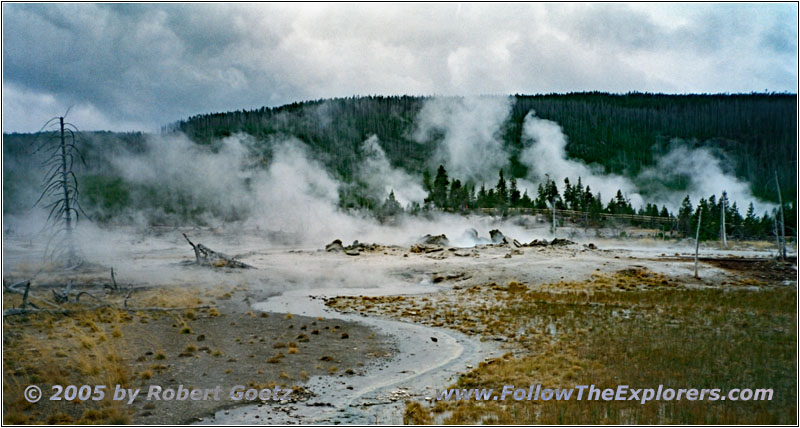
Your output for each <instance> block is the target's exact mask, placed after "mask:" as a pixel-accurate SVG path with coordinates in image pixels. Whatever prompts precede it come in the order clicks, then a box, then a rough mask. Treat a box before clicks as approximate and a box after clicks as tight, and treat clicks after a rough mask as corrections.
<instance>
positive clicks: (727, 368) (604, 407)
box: [330, 269, 797, 424]
mask: <svg viewBox="0 0 800 428" xmlns="http://www.w3.org/2000/svg"><path fill="white" fill-rule="evenodd" d="M436 299H437V298H436V297H430V296H427V297H421V296H412V297H409V296H406V297H404V298H403V299H397V298H395V297H392V298H382V297H349V298H339V299H332V301H331V302H330V304H331V305H332V306H334V307H336V308H338V309H342V310H356V311H365V310H368V309H373V310H374V311H376V312H380V313H385V314H390V315H391V316H395V317H398V318H410V319H412V320H415V321H417V322H423V323H426V324H429V325H439V326H446V327H449V328H454V329H458V330H461V331H463V332H465V333H467V334H483V335H484V336H492V337H502V338H506V339H508V343H507V344H506V346H507V347H508V348H509V349H510V350H513V351H514V354H513V355H518V356H516V357H515V356H513V355H512V354H507V355H505V356H504V357H503V358H499V359H495V360H492V361H491V362H489V363H483V364H481V365H480V366H479V367H477V368H475V369H474V370H472V371H470V372H469V373H466V374H464V375H462V376H461V378H460V379H459V381H458V383H457V384H456V385H454V386H457V387H459V388H468V389H469V388H495V389H502V387H503V385H506V384H509V385H518V386H520V387H526V388H527V387H528V386H530V385H531V384H541V385H542V386H543V387H573V386H575V385H583V384H586V385H589V384H594V385H597V386H600V387H603V388H607V387H612V388H613V387H616V385H622V384H626V385H631V387H632V388H646V387H652V386H653V385H655V386H657V385H660V384H663V385H664V387H670V388H676V389H677V388H721V389H723V390H729V389H732V388H746V387H751V388H762V387H766V388H773V389H774V390H775V394H774V397H775V398H774V399H773V401H772V402H767V401H761V402H733V401H716V402H713V401H687V400H682V401H660V402H656V401H652V402H649V403H647V404H644V405H642V404H639V403H638V402H630V403H629V402H616V401H613V402H605V401H586V400H583V401H576V400H572V401H567V402H556V401H539V402H534V401H530V402H529V401H519V402H517V401H513V400H506V401H485V402H477V401H461V402H456V401H447V402H446V401H440V402H435V404H434V405H433V406H431V407H430V408H428V407H427V406H425V405H424V404H422V403H418V402H415V401H412V402H409V404H408V405H407V407H406V414H405V416H404V421H405V422H406V423H415V424H419V423H432V422H434V421H436V422H438V423H446V424H477V423H481V424H796V423H797V421H796V419H795V418H796V403H795V401H794V397H796V392H797V384H796V377H797V373H796V366H795V364H796V361H797V355H796V352H795V350H796V346H797V335H796V328H797V318H796V310H797V309H796V307H795V302H796V299H797V292H796V289H794V288H790V287H785V286H761V287H760V288H759V289H758V290H755V291H754V290H748V289H741V288H730V287H727V288H723V287H710V288H690V287H685V286H683V285H682V284H681V282H680V281H679V280H676V279H674V278H670V277H666V276H663V275H660V274H656V273H653V272H650V271H647V270H644V269H629V270H624V271H621V272H618V273H616V274H613V275H595V276H593V277H592V278H590V279H589V280H588V281H583V282H560V283H555V284H548V285H544V286H541V287H537V288H536V289H531V288H530V287H527V286H525V285H524V284H520V283H518V282H514V281H512V282H511V283H509V284H508V285H506V286H502V285H498V284H488V285H484V286H477V287H472V288H466V289H462V290H457V291H454V292H451V293H449V294H448V295H447V296H445V297H442V298H440V299H438V300H436ZM428 412H430V413H428ZM437 418H438V419H437Z"/></svg>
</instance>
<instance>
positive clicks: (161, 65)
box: [3, 3, 797, 132]
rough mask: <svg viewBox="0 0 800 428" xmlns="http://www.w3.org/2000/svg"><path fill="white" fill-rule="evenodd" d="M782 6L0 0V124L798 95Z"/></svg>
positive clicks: (136, 126) (119, 124)
mask: <svg viewBox="0 0 800 428" xmlns="http://www.w3.org/2000/svg"><path fill="white" fill-rule="evenodd" d="M796 18H797V5H796V4H788V3H787V4H644V5H640V4H589V5H586V4H464V5H459V4H359V5H354V4H323V5H320V4H259V5H256V4H4V5H3V78H4V79H3V128H4V129H3V130H4V131H5V132H9V131H35V130H37V129H38V128H39V127H40V126H41V125H42V124H43V123H44V122H45V121H47V120H48V119H49V118H50V117H52V116H54V115H57V114H62V113H63V112H64V111H66V109H67V108H68V107H70V106H73V108H72V110H71V112H70V116H71V119H72V122H74V123H76V124H78V125H79V126H81V127H82V128H83V129H109V130H117V131H128V130H144V131H152V130H155V129H157V128H158V126H160V125H163V124H166V123H169V122H172V121H175V120H178V119H181V118H186V117H188V116H190V115H194V114H199V113H206V112H214V111H228V110H235V109H241V108H256V107H260V106H264V105H267V106H277V105H281V104H284V103H288V102H293V101H301V100H307V99H318V98H326V97H336V96H351V95H369V94H414V95H481V94H513V93H546V92H567V91H584V90H600V91H610V92H628V91H649V92H668V93H683V92H752V91H764V90H768V91H788V92H796V91H797V86H796V82H797V20H796Z"/></svg>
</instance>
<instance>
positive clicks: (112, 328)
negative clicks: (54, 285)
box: [3, 287, 218, 424]
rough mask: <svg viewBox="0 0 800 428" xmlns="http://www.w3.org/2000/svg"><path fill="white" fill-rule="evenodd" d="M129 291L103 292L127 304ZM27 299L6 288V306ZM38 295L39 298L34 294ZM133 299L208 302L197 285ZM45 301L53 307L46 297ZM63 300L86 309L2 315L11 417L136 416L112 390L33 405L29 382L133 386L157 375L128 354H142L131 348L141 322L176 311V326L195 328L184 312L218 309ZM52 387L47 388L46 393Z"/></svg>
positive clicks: (84, 420)
mask: <svg viewBox="0 0 800 428" xmlns="http://www.w3.org/2000/svg"><path fill="white" fill-rule="evenodd" d="M39 295H42V296H46V295H47V294H46V293H43V292H40V291H37V293H36V294H35V296H39ZM124 298H125V295H124V294H121V293H120V294H116V295H108V296H105V297H104V300H105V301H107V302H108V303H110V304H112V305H117V306H119V307H121V306H122V300H123V299H124ZM20 299H21V298H20V296H19V295H17V294H8V293H4V294H3V307H4V308H9V307H13V306H17V305H19V303H20V301H21V300H20ZM31 300H32V301H33V302H34V303H39V301H38V300H37V299H36V298H35V297H32V298H31ZM127 303H128V305H129V306H133V307H166V308H174V307H191V306H200V305H204V304H205V302H204V300H203V299H202V298H200V297H198V293H197V290H196V289H194V288H192V287H171V288H169V289H168V290H166V289H163V288H159V289H147V290H140V291H137V292H136V293H134V294H133V295H132V296H131V297H130V298H129V300H128V302H127ZM40 306H42V307H48V306H47V305H46V304H45V305H41V304H40ZM63 307H64V308H67V309H80V311H77V312H74V313H72V314H70V315H50V314H31V315H26V316H20V317H13V318H8V319H4V320H3V338H4V349H3V363H4V371H3V393H4V394H5V396H6V397H8V399H7V400H4V402H3V410H4V411H3V422H4V423H14V424H17V423H19V424H21V423H24V424H34V423H39V424H41V423H48V424H59V423H70V424H120V423H130V421H131V415H130V413H129V412H130V409H129V408H127V407H126V406H124V405H122V404H121V403H119V402H115V401H113V400H110V394H108V393H107V394H106V399H105V400H102V401H99V402H95V401H91V400H90V401H86V402H82V403H81V405H79V406H76V405H74V404H73V403H66V402H63V401H49V400H48V401H47V402H45V401H44V400H42V401H41V402H39V403H36V405H31V404H29V403H27V402H26V401H24V399H23V398H22V397H23V395H22V391H23V390H24V388H25V387H26V386H28V385H29V384H37V385H40V386H41V387H42V389H43V390H47V389H48V388H49V387H50V386H51V385H56V384H60V385H69V384H75V385H84V384H90V385H94V384H96V385H103V384H104V385H117V384H119V385H122V386H123V387H131V386H132V383H134V382H138V381H141V380H142V379H150V378H151V377H152V376H154V374H153V372H152V371H151V370H142V371H139V370H133V369H132V367H133V366H134V365H135V364H136V362H135V361H134V359H133V358H126V356H130V355H134V354H136V352H135V350H132V349H129V348H130V345H129V340H130V336H131V333H132V332H133V331H138V330H141V328H147V327H140V326H138V324H140V323H149V322H151V321H153V320H156V319H160V318H161V317H164V316H167V317H169V316H173V317H175V318H176V326H178V327H179V328H181V330H182V332H185V333H187V334H188V333H190V332H191V328H189V327H188V325H186V323H185V322H184V321H183V318H184V317H185V318H186V319H188V320H193V319H195V318H198V317H201V316H204V315H205V314H206V313H208V315H211V314H210V312H211V311H215V310H216V309H213V308H212V309H211V310H186V311H184V312H183V313H182V314H172V313H169V314H166V313H149V312H137V313H135V314H131V313H129V312H128V311H124V310H117V309H114V308H102V309H97V310H93V311H87V310H85V309H86V307H85V306H82V305H78V304H64V305H63ZM217 314H218V313H217ZM181 315H183V316H181ZM137 321H138V322H137ZM126 332H127V333H126ZM126 336H128V337H126ZM166 358H167V357H166V355H165V353H164V352H163V351H159V352H158V353H157V354H156V355H155V356H154V359H156V360H165V359H166ZM162 367H163V366H162ZM136 372H138V374H135V373H136ZM48 392H49V391H46V392H45V394H46V396H47V395H49V394H48ZM11 397H14V398H11Z"/></svg>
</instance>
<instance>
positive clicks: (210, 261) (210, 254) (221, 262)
mask: <svg viewBox="0 0 800 428" xmlns="http://www.w3.org/2000/svg"><path fill="white" fill-rule="evenodd" d="M183 237H184V238H186V241H187V242H189V245H191V246H192V249H193V250H194V257H195V261H196V262H197V264H198V265H201V266H211V267H232V268H240V269H250V268H252V266H250V265H248V264H246V263H242V262H240V261H239V260H236V259H234V258H233V257H230V256H228V255H225V254H222V253H218V252H216V251H214V250H212V249H211V248H208V247H206V246H205V245H203V244H195V243H194V242H192V241H191V240H190V239H189V237H188V236H186V234H185V233H184V234H183Z"/></svg>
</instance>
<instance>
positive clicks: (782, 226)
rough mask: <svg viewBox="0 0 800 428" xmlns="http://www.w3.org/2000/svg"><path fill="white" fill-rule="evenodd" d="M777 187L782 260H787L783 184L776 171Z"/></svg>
mask: <svg viewBox="0 0 800 428" xmlns="http://www.w3.org/2000/svg"><path fill="white" fill-rule="evenodd" d="M775 186H776V187H777V188H778V203H779V204H780V205H781V206H780V214H781V224H780V230H779V232H780V235H779V236H780V244H778V245H779V247H780V248H779V250H780V252H781V260H785V259H786V226H785V223H784V222H783V197H782V196H781V184H780V183H779V182H778V171H775Z"/></svg>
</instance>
